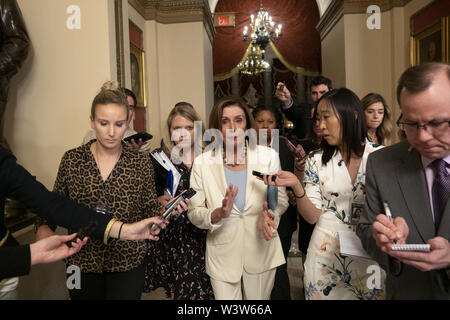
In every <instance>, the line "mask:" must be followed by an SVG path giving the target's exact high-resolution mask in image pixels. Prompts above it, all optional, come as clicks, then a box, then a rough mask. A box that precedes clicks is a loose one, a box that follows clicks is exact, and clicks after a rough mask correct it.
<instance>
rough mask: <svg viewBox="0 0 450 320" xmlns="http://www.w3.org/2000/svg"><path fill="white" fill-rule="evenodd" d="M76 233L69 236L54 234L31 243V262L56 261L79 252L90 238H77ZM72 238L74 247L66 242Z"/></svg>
mask: <svg viewBox="0 0 450 320" xmlns="http://www.w3.org/2000/svg"><path fill="white" fill-rule="evenodd" d="M76 235H77V234H76V233H74V234H71V235H68V236H58V235H54V236H51V237H48V238H44V239H42V240H39V241H37V242H35V243H32V244H31V245H30V253H31V264H32V265H35V264H40V263H50V262H55V261H58V260H62V259H65V258H67V257H69V256H71V255H73V254H75V253H77V252H78V251H80V250H81V247H83V246H84V245H85V244H86V243H87V241H88V238H87V237H85V238H84V239H83V240H80V239H76V240H75V236H76ZM71 240H74V241H73V242H71V245H72V247H71V248H69V247H68V246H67V244H66V242H68V241H71Z"/></svg>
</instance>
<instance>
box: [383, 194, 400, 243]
mask: <svg viewBox="0 0 450 320" xmlns="http://www.w3.org/2000/svg"><path fill="white" fill-rule="evenodd" d="M383 205H384V212H385V213H386V215H387V217H388V218H389V221H391V222H392V214H391V209H390V208H389V205H388V203H387V201H385V202H384V203H383ZM394 243H395V244H396V243H397V239H394Z"/></svg>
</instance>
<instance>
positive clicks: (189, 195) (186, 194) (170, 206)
mask: <svg viewBox="0 0 450 320" xmlns="http://www.w3.org/2000/svg"><path fill="white" fill-rule="evenodd" d="M196 193H197V191H195V190H194V189H192V188H189V189H188V190H187V191H186V192H184V193H183V194H181V195H178V196H177V197H176V198H175V199H173V200H172V201H170V202H169V203H168V204H167V205H166V206H165V207H164V208H165V209H166V211H165V212H164V213H163V215H162V216H161V219H163V220H167V219H169V218H170V216H171V215H172V212H173V210H174V209H175V208H176V207H177V206H178V204H179V203H180V202H181V201H184V200H186V199H190V198H192V197H193V196H194V195H195V194H196ZM158 227H159V226H158V225H157V224H154V225H152V227H151V229H150V230H151V231H155V230H156V229H157V228H158Z"/></svg>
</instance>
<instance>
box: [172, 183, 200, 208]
mask: <svg viewBox="0 0 450 320" xmlns="http://www.w3.org/2000/svg"><path fill="white" fill-rule="evenodd" d="M196 193H197V192H196V191H195V190H194V189H192V188H189V189H188V190H187V191H186V192H184V193H183V194H180V195H179V196H177V197H175V198H174V199H173V200H172V201H171V202H169V203H168V204H167V205H166V206H165V207H164V208H165V209H166V210H167V209H169V208H170V207H171V206H172V205H173V204H174V203H175V202H180V201H184V200H185V199H190V198H192V197H193V196H194V194H196ZM180 197H181V198H182V199H179V198H180Z"/></svg>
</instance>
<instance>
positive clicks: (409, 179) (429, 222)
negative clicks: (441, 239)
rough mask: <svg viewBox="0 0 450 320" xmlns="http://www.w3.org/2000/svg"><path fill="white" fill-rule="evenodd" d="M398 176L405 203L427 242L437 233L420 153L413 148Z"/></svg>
mask: <svg viewBox="0 0 450 320" xmlns="http://www.w3.org/2000/svg"><path fill="white" fill-rule="evenodd" d="M397 178H398V181H399V184H400V186H401V191H402V193H403V196H404V199H405V203H406V205H407V207H408V209H409V214H410V215H411V217H412V219H413V221H414V223H415V225H416V228H417V230H418V231H419V233H420V236H421V237H422V239H423V241H424V242H425V243H426V242H427V241H428V240H429V239H431V238H433V237H434V235H435V227H434V222H433V217H432V214H431V207H430V199H429V196H428V190H427V182H426V179H425V173H424V170H423V166H422V162H421V160H420V154H419V153H418V152H417V151H416V150H413V151H411V152H408V154H407V155H405V157H404V158H403V163H402V165H400V166H399V167H398V170H397Z"/></svg>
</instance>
